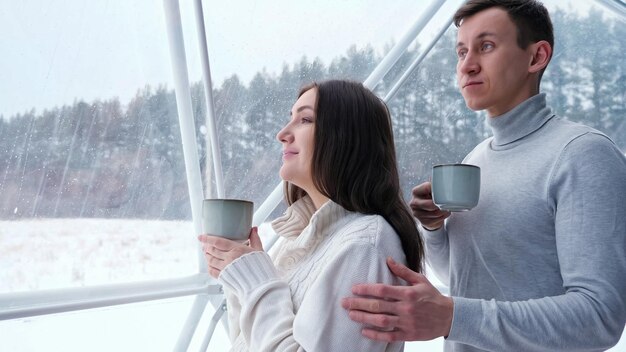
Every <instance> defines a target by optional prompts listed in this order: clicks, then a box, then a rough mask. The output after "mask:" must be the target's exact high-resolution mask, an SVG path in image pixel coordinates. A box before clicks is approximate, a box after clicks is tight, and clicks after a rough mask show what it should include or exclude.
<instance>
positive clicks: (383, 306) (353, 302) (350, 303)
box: [341, 297, 396, 314]
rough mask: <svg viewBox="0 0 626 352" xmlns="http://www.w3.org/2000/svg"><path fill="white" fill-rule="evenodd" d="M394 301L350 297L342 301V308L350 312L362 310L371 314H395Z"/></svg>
mask: <svg viewBox="0 0 626 352" xmlns="http://www.w3.org/2000/svg"><path fill="white" fill-rule="evenodd" d="M393 303H394V302H392V301H385V300H382V299H375V298H359V297H350V298H344V299H343V300H341V306H342V307H343V308H345V309H348V310H360V311H364V312H369V313H388V314H395V313H396V309H395V306H394V304H393Z"/></svg>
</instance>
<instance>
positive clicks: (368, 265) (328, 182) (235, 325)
mask: <svg viewBox="0 0 626 352" xmlns="http://www.w3.org/2000/svg"><path fill="white" fill-rule="evenodd" d="M277 139H278V140H279V141H280V142H281V143H282V145H283V165H282V167H281V169H280V176H281V178H282V179H283V180H284V181H285V198H286V201H287V203H288V204H289V208H288V209H287V211H286V213H285V215H284V216H282V217H280V218H278V219H276V220H275V221H273V222H272V226H273V228H274V230H275V231H276V232H277V233H278V234H279V235H280V236H282V241H281V242H280V243H279V244H278V245H277V248H276V249H275V251H274V250H273V253H272V256H271V257H270V256H269V255H268V254H266V253H265V252H264V251H263V248H262V246H261V241H260V240H259V237H258V234H257V230H256V228H254V229H252V231H251V235H250V245H249V246H247V245H245V244H241V243H237V242H232V241H229V240H226V239H223V238H218V237H212V236H207V235H201V236H200V237H199V239H200V241H201V242H202V243H203V250H204V252H205V253H206V259H207V263H208V265H209V273H210V274H211V275H212V276H214V277H216V278H219V281H220V282H221V283H222V284H223V286H224V287H225V290H226V296H227V301H228V308H229V309H228V311H229V319H230V323H231V339H233V340H234V342H233V350H235V351H246V350H250V351H302V350H305V351H401V350H402V349H403V347H404V345H403V343H402V342H395V343H385V342H380V341H373V340H368V339H366V338H365V337H363V336H362V335H361V332H360V331H361V328H362V326H360V325H359V324H357V323H355V322H352V321H351V320H350V319H349V318H348V315H347V313H346V311H345V310H343V309H342V308H341V305H340V300H341V298H342V297H344V296H349V295H350V294H351V291H350V289H351V286H352V285H353V284H356V283H362V282H380V283H387V284H399V282H397V280H398V279H396V278H394V276H393V275H392V274H391V272H390V271H389V269H388V268H387V265H386V263H385V260H386V258H387V257H392V258H393V259H394V260H396V261H399V262H402V263H407V265H408V266H409V267H411V268H412V269H413V270H415V271H421V269H422V257H423V249H422V241H421V238H420V235H419V233H418V231H417V228H416V225H415V222H414V220H413V218H412V216H411V215H410V213H409V211H408V209H407V207H406V205H405V203H404V201H403V200H402V197H401V192H400V182H399V177H398V171H397V165H396V156H395V148H394V141H393V133H392V129H391V120H390V117H389V112H388V110H387V107H386V106H385V104H384V103H383V102H382V101H381V100H380V99H379V98H378V97H376V96H375V95H374V94H373V93H372V92H370V91H369V90H368V89H366V88H365V87H363V85H362V84H360V83H356V82H350V81H339V80H332V81H326V82H322V83H319V84H312V85H309V86H306V87H304V88H303V89H302V90H301V91H300V94H299V98H298V100H297V101H296V103H295V104H294V105H293V108H292V109H291V119H290V121H289V122H288V123H287V125H286V126H285V127H284V128H283V129H282V130H281V131H280V132H278V135H277Z"/></svg>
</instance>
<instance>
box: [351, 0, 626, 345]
mask: <svg viewBox="0 0 626 352" xmlns="http://www.w3.org/2000/svg"><path fill="white" fill-rule="evenodd" d="M454 22H455V25H456V26H457V27H458V35H457V48H456V49H457V55H458V64H457V79H458V84H459V88H460V89H461V93H462V95H463V98H464V99H465V101H466V103H467V106H468V107H469V108H471V109H472V110H486V111H487V114H488V116H489V117H488V123H489V125H490V126H491V128H492V130H493V134H494V136H493V137H491V138H488V139H487V140H485V141H483V142H482V143H480V144H479V145H478V146H476V147H475V148H474V150H473V151H472V152H470V154H469V155H468V156H467V157H466V158H465V160H464V162H465V163H468V164H474V165H478V166H479V167H480V168H481V178H482V180H481V194H480V201H479V204H478V206H477V207H475V208H474V209H472V210H471V211H468V212H462V213H454V214H450V213H449V212H445V211H441V210H439V209H438V208H437V207H436V206H435V205H434V204H433V202H432V199H431V196H430V191H431V188H430V187H431V185H430V183H429V182H427V183H423V184H420V185H418V186H417V187H415V188H414V189H413V199H412V201H411V204H410V206H411V208H412V210H413V214H414V216H415V217H416V218H417V219H418V220H419V221H420V223H421V226H422V230H423V231H422V233H423V235H424V237H425V242H426V256H427V259H428V260H429V262H430V264H431V266H432V267H433V269H434V271H435V273H436V274H437V276H438V277H439V278H441V279H442V281H443V282H447V283H449V286H450V293H451V297H447V296H443V295H441V294H440V293H439V292H438V291H437V290H436V289H435V288H434V287H433V286H432V285H431V284H430V283H429V282H428V280H426V278H425V277H424V276H423V275H421V274H418V273H415V272H413V271H411V270H409V269H407V268H406V267H404V266H403V265H400V264H396V263H395V262H393V261H391V260H388V265H389V267H390V269H391V270H392V271H393V272H394V273H395V274H396V275H397V276H399V277H401V278H402V279H404V280H405V281H407V282H408V283H409V284H410V286H402V287H401V286H399V287H394V286H387V285H381V284H370V285H357V286H354V287H353V293H354V294H355V295H357V296H358V297H353V298H346V299H344V300H343V301H342V305H343V307H344V308H346V309H348V310H349V315H350V318H351V319H352V320H354V321H357V322H360V323H365V324H366V326H370V327H366V328H364V329H363V332H362V333H363V334H364V335H365V336H367V337H369V338H372V339H377V340H387V341H395V340H405V341H407V340H430V339H433V338H436V337H439V336H444V337H446V341H445V348H446V350H447V351H480V350H493V351H580V350H585V351H587V350H604V349H607V348H609V347H611V346H613V345H615V344H616V343H617V341H618V340H619V338H620V336H621V333H622V331H623V329H624V324H625V322H626V158H624V155H623V154H622V152H621V151H620V150H619V149H618V148H617V147H616V146H615V145H614V143H613V142H612V141H611V140H610V139H609V138H608V137H606V136H605V135H604V134H602V133H600V132H598V131H596V130H593V129H591V128H589V127H586V126H583V125H579V124H575V123H571V122H568V121H566V120H563V119H560V118H559V117H556V116H555V115H554V114H553V113H552V112H551V110H550V108H549V107H548V106H547V105H546V97H545V95H544V94H540V93H539V83H540V80H541V76H542V74H543V71H544V70H545V68H546V67H547V65H548V63H549V61H550V58H551V56H552V48H553V32H552V24H551V21H550V17H549V15H548V12H547V10H546V9H545V7H544V6H543V5H542V4H541V3H539V2H536V1H532V0H528V1H523V0H470V1H468V2H467V3H466V4H465V5H464V6H462V7H461V8H460V9H459V10H458V11H457V13H456V14H455V17H454Z"/></svg>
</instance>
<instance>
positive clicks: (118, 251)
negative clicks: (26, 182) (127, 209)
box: [0, 219, 626, 352]
mask: <svg viewBox="0 0 626 352" xmlns="http://www.w3.org/2000/svg"><path fill="white" fill-rule="evenodd" d="M192 228H193V226H192V224H191V223H190V222H180V221H158V220H154V221H149V220H119V219H111V220H105V219H41V220H29V221H0V293H5V292H18V291H31V290H40V289H52V288H63V287H80V286H91V285H101V284H111V283H121V282H131V281H143V280H157V279H166V278H173V277H179V276H187V275H190V274H193V273H196V272H197V270H198V257H197V254H196V248H197V247H196V246H197V241H196V238H195V235H193V230H192ZM260 233H261V234H262V235H263V234H264V228H263V227H262V228H261V230H260ZM431 279H432V280H433V283H435V284H436V285H440V283H439V282H438V281H437V280H436V278H431ZM192 302H193V297H180V298H174V299H168V300H161V301H151V302H144V303H139V304H129V305H122V306H114V307H107V308H102V309H91V310H85V311H77V312H69V313H62V314H53V315H47V316H39V317H32V318H25V319H15V320H9V321H0V351H11V352H21V351H24V352H30V351H84V350H89V351H92V352H95V351H107V352H108V351H144V350H146V351H148V350H149V351H171V350H172V348H173V346H174V345H175V343H176V341H177V339H178V336H179V334H180V331H181V329H182V326H183V325H184V322H185V320H186V318H187V315H188V313H189V311H190V309H191V304H192ZM0 309H2V307H0ZM213 312H214V311H213V309H212V307H208V308H207V310H206V311H205V314H204V316H203V318H202V320H201V322H200V325H199V328H198V329H197V331H196V334H195V335H194V336H193V339H192V343H191V346H190V349H189V350H191V351H197V350H198V349H199V347H200V346H201V342H202V340H203V338H204V332H205V331H206V330H207V328H208V325H209V320H210V318H211V316H212V315H213ZM229 346H230V343H229V342H228V338H227V335H226V332H225V330H224V328H223V327H222V326H221V325H219V326H218V328H217V329H216V331H215V333H214V335H213V339H212V340H211V344H210V345H209V348H208V350H209V351H227V350H228V347H229ZM405 350H406V351H442V339H436V340H433V341H428V342H412V343H408V344H407V345H406V349H405ZM612 351H626V339H625V338H622V340H621V341H620V343H619V344H618V346H616V347H614V348H613V349H612Z"/></svg>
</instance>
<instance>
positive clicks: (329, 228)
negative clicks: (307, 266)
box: [272, 195, 351, 269]
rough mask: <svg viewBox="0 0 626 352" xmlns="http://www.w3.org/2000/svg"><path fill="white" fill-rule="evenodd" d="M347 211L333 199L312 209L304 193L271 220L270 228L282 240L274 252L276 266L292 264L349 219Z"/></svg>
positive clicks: (288, 266) (310, 201) (311, 201)
mask: <svg viewBox="0 0 626 352" xmlns="http://www.w3.org/2000/svg"><path fill="white" fill-rule="evenodd" d="M350 213H351V212H349V211H348V210H346V209H344V208H343V207H342V206H340V205H339V204H337V203H335V202H333V201H332V200H329V201H327V202H326V203H324V204H323V205H322V206H321V207H320V208H319V209H317V210H316V209H315V206H314V205H313V200H312V199H311V198H310V197H309V196H308V195H307V196H304V197H302V198H300V199H298V200H297V201H296V202H295V203H293V204H292V205H291V206H290V207H289V208H287V211H286V212H285V215H283V216H281V217H279V218H277V219H276V220H274V221H272V228H273V229H274V231H276V233H277V234H278V235H279V236H281V237H284V239H285V241H284V242H283V244H282V246H281V247H280V248H279V250H278V251H277V253H276V254H275V258H276V259H277V262H276V264H277V266H278V267H279V268H281V269H289V268H293V267H294V265H296V263H298V262H299V261H300V260H301V259H302V258H304V256H305V255H306V254H307V253H309V252H310V251H311V250H313V249H314V248H315V247H316V246H317V245H318V244H319V243H320V242H321V241H322V239H323V238H324V237H325V236H329V235H331V234H333V233H334V232H335V231H336V230H337V229H338V228H339V227H341V226H343V225H344V223H345V222H347V221H349V218H350V217H349V216H348V215H349V214H350Z"/></svg>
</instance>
